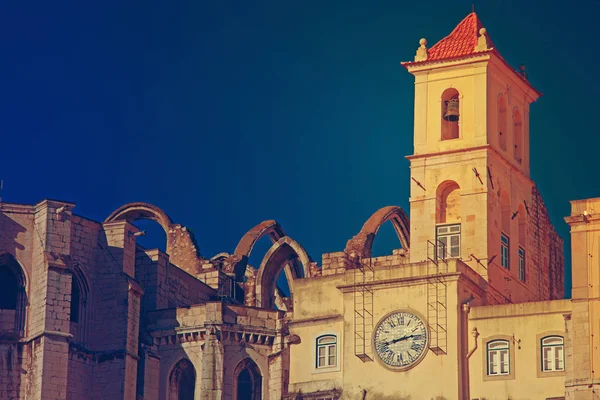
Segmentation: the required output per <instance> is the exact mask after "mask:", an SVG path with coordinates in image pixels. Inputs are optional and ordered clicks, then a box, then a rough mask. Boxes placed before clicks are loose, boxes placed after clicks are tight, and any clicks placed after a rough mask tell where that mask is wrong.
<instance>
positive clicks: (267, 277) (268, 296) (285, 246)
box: [256, 236, 312, 308]
mask: <svg viewBox="0 0 600 400" xmlns="http://www.w3.org/2000/svg"><path fill="white" fill-rule="evenodd" d="M311 263H312V259H311V258H310V256H309V255H308V253H307V252H306V250H304V248H303V247H302V246H301V245H300V244H299V243H298V242H296V241H295V240H294V239H292V238H290V237H288V236H284V237H282V238H281V239H279V240H278V241H277V242H276V243H274V244H273V246H271V248H270V249H269V251H268V252H267V254H265V256H264V258H263V260H262V262H261V264H260V268H259V269H258V273H257V276H256V303H257V306H259V307H263V308H272V307H273V302H274V298H275V288H276V282H277V277H278V276H279V273H280V272H281V271H282V270H283V271H285V275H286V278H287V281H288V284H289V286H290V297H292V296H293V293H294V289H293V288H294V280H295V279H298V278H304V277H308V276H310V265H311Z"/></svg>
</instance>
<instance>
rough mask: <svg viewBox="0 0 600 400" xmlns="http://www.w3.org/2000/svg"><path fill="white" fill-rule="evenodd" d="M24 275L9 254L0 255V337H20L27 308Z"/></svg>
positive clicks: (23, 328) (22, 333) (23, 329)
mask: <svg viewBox="0 0 600 400" xmlns="http://www.w3.org/2000/svg"><path fill="white" fill-rule="evenodd" d="M26 287H27V283H26V279H25V273H24V271H23V269H22V268H21V265H19V263H18V262H17V260H16V259H15V258H14V257H13V256H12V255H11V254H9V253H0V336H3V335H7V336H9V337H22V336H23V335H24V331H25V313H26V307H27V291H26Z"/></svg>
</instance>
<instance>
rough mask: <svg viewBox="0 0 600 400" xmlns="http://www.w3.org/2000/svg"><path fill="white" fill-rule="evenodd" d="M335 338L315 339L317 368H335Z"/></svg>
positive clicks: (331, 336) (328, 336) (329, 336)
mask: <svg viewBox="0 0 600 400" xmlns="http://www.w3.org/2000/svg"><path fill="white" fill-rule="evenodd" d="M337 362H338V361H337V337H336V336H335V335H323V336H319V337H318V338H317V354H316V366H317V368H330V367H336V366H337Z"/></svg>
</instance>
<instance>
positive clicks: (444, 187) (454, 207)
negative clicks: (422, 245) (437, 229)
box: [435, 180, 461, 224]
mask: <svg viewBox="0 0 600 400" xmlns="http://www.w3.org/2000/svg"><path fill="white" fill-rule="evenodd" d="M435 202H436V207H435V222H436V224H446V223H452V222H460V216H461V209H460V186H459V185H458V183H456V182H455V181H451V180H448V181H444V182H442V183H440V185H439V186H438V187H437V190H436V193H435Z"/></svg>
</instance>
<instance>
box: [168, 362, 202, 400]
mask: <svg viewBox="0 0 600 400" xmlns="http://www.w3.org/2000/svg"><path fill="white" fill-rule="evenodd" d="M168 384H169V389H168V392H167V399H168V400H194V393H195V390H196V370H195V368H194V365H193V364H192V363H191V362H190V360H188V359H187V358H182V359H180V360H179V361H178V362H177V363H175V365H174V366H173V368H171V372H169V381H168Z"/></svg>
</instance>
